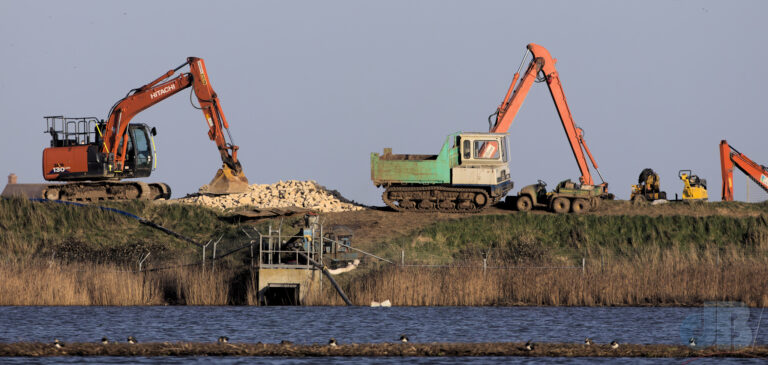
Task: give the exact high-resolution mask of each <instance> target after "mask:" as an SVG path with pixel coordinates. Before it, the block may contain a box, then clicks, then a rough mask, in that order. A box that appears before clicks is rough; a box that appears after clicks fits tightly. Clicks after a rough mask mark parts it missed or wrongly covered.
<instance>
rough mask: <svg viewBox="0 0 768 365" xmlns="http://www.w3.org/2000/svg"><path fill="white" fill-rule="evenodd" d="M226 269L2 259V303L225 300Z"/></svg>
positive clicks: (191, 302)
mask: <svg viewBox="0 0 768 365" xmlns="http://www.w3.org/2000/svg"><path fill="white" fill-rule="evenodd" d="M231 275H232V273H231V272H229V271H226V270H222V271H219V272H217V273H216V274H215V275H211V273H210V270H209V271H207V272H206V271H202V270H199V269H198V268H196V267H195V268H184V267H179V268H175V269H171V270H167V271H157V272H142V273H137V272H133V271H131V270H128V269H126V268H124V267H119V266H113V265H77V264H60V263H44V262H35V263H5V264H0V277H2V278H3V280H2V281H0V305H118V306H120V305H162V304H187V305H226V304H228V298H229V280H230V277H231Z"/></svg>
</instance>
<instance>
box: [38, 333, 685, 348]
mask: <svg viewBox="0 0 768 365" xmlns="http://www.w3.org/2000/svg"><path fill="white" fill-rule="evenodd" d="M216 341H217V342H218V343H220V344H226V343H229V337H227V336H220V337H219V338H218V339H217V340H216ZM399 341H400V342H402V343H408V341H409V339H408V336H407V335H405V334H403V335H400V340H399ZM126 342H127V343H129V344H131V345H133V344H137V343H139V341H137V340H136V337H133V336H128V338H127V339H126ZM101 343H102V344H103V345H109V344H110V342H109V339H108V338H106V337H102V338H101ZM111 343H114V344H116V343H118V342H117V341H114V342H111ZM280 344H281V345H290V344H292V342H290V341H281V342H280ZM593 344H595V342H594V341H592V339H591V338H589V337H587V338H585V339H584V345H585V346H591V345H593ZM610 345H611V348H612V349H614V350H615V349H618V348H619V343H618V342H616V341H611V343H610ZM688 345H689V346H691V347H696V338H695V337H691V338H690V340H688ZM53 346H54V347H56V348H57V349H60V348H62V347H64V343H63V342H61V341H60V340H59V339H58V338H56V339H54V340H53ZM328 346H330V347H338V346H339V343H338V342H337V341H336V339H335V338H331V339H330V340H329V341H328ZM535 348H536V344H534V343H533V342H532V340H528V342H526V343H525V345H524V346H523V347H522V348H521V349H520V350H525V351H533V350H534V349H535Z"/></svg>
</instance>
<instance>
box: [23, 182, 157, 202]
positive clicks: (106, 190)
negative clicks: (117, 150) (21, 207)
mask: <svg viewBox="0 0 768 365" xmlns="http://www.w3.org/2000/svg"><path fill="white" fill-rule="evenodd" d="M30 195H31V194H30ZM34 195H38V194H34ZM30 197H32V196H30ZM36 197H40V198H44V199H50V200H64V201H72V202H96V201H115V200H156V199H169V198H170V197H171V188H170V187H169V186H168V185H167V184H165V183H152V184H147V183H145V182H141V181H131V182H73V183H67V184H56V185H44V184H41V190H40V193H39V196H36Z"/></svg>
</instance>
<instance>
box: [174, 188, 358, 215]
mask: <svg viewBox="0 0 768 365" xmlns="http://www.w3.org/2000/svg"><path fill="white" fill-rule="evenodd" d="M206 190H207V186H203V187H201V188H200V191H199V193H198V194H195V195H192V196H187V197H184V198H181V199H178V202H180V203H187V204H199V205H205V206H208V207H211V208H219V209H232V208H240V207H255V208H262V209H263V208H287V207H299V208H306V209H311V210H316V211H319V212H326V213H328V212H347V211H353V210H363V209H365V208H364V207H362V206H359V205H356V204H354V203H353V202H350V201H349V200H347V199H345V198H344V197H343V196H341V194H339V192H337V191H335V190H328V189H326V188H325V187H323V186H321V185H318V184H317V183H316V182H315V181H313V180H309V181H299V180H288V181H279V182H277V183H274V184H253V185H251V186H250V187H249V189H248V191H246V192H244V193H241V194H229V195H208V194H205V191H206Z"/></svg>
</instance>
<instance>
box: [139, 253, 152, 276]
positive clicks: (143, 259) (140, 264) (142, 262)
mask: <svg viewBox="0 0 768 365" xmlns="http://www.w3.org/2000/svg"><path fill="white" fill-rule="evenodd" d="M150 254H151V252H147V254H146V255H145V256H144V258H142V259H141V260H139V272H141V267H142V266H143V265H144V261H145V260H146V259H147V257H149V255H150Z"/></svg>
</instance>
